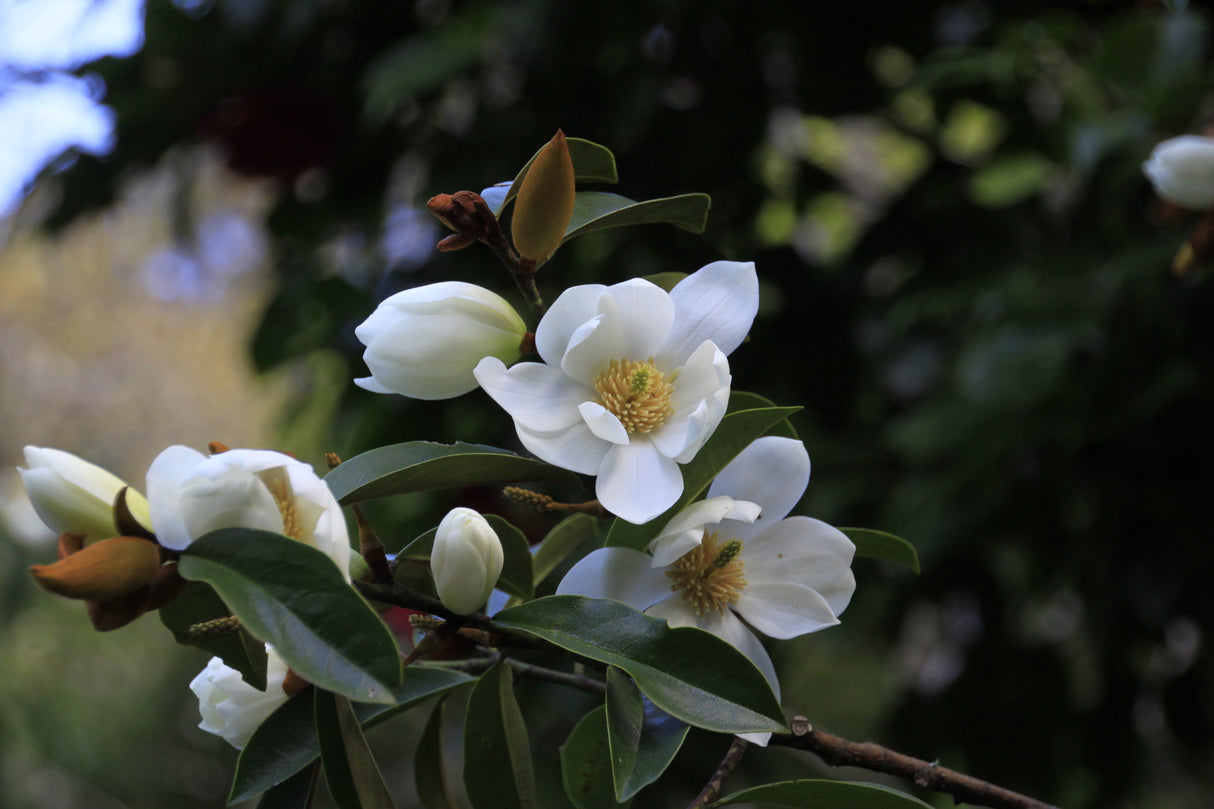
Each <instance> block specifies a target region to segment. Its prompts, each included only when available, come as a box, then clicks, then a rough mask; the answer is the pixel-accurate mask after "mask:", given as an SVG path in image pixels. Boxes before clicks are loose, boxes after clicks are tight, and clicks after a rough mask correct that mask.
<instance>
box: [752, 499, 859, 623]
mask: <svg viewBox="0 0 1214 809" xmlns="http://www.w3.org/2000/svg"><path fill="white" fill-rule="evenodd" d="M855 552H856V547H855V545H853V544H852V542H851V540H849V539H848V538H847V537H846V536H845V535H844V534H843V532H842V531H840V530H838V529H837V528H833V527H832V526H830V525H827V524H826V523H824V522H822V521H821V520H815V519H812V518H810V517H789V518H788V519H785V520H780V521H779V522H777V523H776V524H774V525H768V526H766V527H765V528H763V529H762V530H760V531H759V532H758V533H756V534H755V535H754V536H753V537H751V538H750V539H749V540H747V541H746V546H745V549H744V550H743V552H742V559H743V560H744V562H745V563H746V582H747V591H749V590H750V588H751V587H759V586H763V585H765V584H768V583H770V582H779V581H793V582H796V583H797V584H802V585H804V586H806V587H809V588H810V589H812V590H814V591H815V592H817V593H818V594H819V595H821V596H822V598H823V599H825V600H826V603H827V604H828V605H829V606H830V609H831V612H833V613H834V614H835V615H839V614H840V613H841V612H843V610H844V609H846V607H847V605H848V603H849V602H850V601H851V597H852V594H853V593H854V592H855V590H856V579H855V576H854V575H853V574H852V571H851V562H852V558H853V556H854V555H855Z"/></svg>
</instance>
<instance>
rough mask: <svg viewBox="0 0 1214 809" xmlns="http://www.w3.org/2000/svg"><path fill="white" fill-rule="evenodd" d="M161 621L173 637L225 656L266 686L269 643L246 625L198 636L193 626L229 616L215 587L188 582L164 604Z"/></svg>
mask: <svg viewBox="0 0 1214 809" xmlns="http://www.w3.org/2000/svg"><path fill="white" fill-rule="evenodd" d="M158 612H159V613H160V622H161V623H162V624H164V625H165V628H167V629H168V630H169V631H170V632H172V633H173V640H175V641H177V642H178V643H180V644H183V645H185V646H195V647H197V648H199V649H202V650H203V651H206V652H209V653H211V654H212V655H215V656H217V657H219V658H220V659H222V660H223V662H224V663H225V664H226V665H227V666H228V667H229V668H233V669H236V670H237V671H239V672H240V676H241V678H242V679H243V680H244V681H245V682H246V683H248V684H249V685H251V686H253V687H254V688H256V689H257V690H258V691H265V690H266V646H265V644H264V643H262V642H261V641H259V640H257V639H256V638H254V637H253V636H252V635H250V634H249V632H248V630H246V629H244V628H243V627H242V628H241V629H240V630H239V631H237V632H225V633H223V634H219V635H214V636H208V637H199V636H198V635H196V634H191V633H190V631H189V629H190V627H192V626H197V625H199V624H203V623H206V622H207V621H214V620H217V619H220V618H226V617H228V616H230V615H231V614H232V611H231V610H230V609H228V605H227V604H225V603H223V599H222V598H220V597H219V595H218V594H217V593H216V592H215V589H214V588H213V587H211V586H210V585H208V584H205V583H203V582H200V581H192V582H188V583H187V584H186V586H185V589H184V590H182V591H181V595H179V596H177V598H176V599H174V600H173V601H170V602H169V603H168V604H165V605H164V606H163V607H161V608H160V609H159V610H158Z"/></svg>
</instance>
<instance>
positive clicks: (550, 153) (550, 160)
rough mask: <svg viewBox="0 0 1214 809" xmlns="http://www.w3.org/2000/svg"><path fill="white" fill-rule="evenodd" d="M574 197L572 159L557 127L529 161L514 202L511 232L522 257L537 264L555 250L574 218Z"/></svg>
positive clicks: (515, 246)
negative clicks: (545, 143)
mask: <svg viewBox="0 0 1214 809" xmlns="http://www.w3.org/2000/svg"><path fill="white" fill-rule="evenodd" d="M574 197H575V192H574V174H573V158H572V157H570V155H569V145H568V144H567V143H566V142H565V133H563V132H561V131H560V130H559V129H558V130H557V133H556V135H554V136H553V138H552V140H550V141H548V144H547V145H546V146H544V148H543V149H541V150H540V152H539V154H537V155H536V156H535V159H534V160H533V161H532V162H531V167H530V168H529V169H527V174H526V176H524V177H523V181H522V183H521V184H520V185H519V190H518V199H517V200H515V203H514V217H513V219H511V220H510V235H511V237H512V238H513V239H514V249H515V250H517V251H518V253H519V255H520V256H522V257H523V259H525V260H527V261H530V262H534V263H535V264H539V263H540V262H543V261H545V260H546V259H547V258H548V257H549V256H551V255H552V254H553V253H555V252H556V249H557V248H558V247H560V245H561V240H562V239H564V238H565V231H566V230H567V229H568V228H569V220H570V219H571V218H572V217H573V202H574Z"/></svg>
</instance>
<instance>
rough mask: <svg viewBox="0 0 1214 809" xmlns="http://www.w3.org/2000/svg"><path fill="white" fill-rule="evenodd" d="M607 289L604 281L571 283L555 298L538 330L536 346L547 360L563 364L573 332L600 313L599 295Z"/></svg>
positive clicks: (545, 360)
mask: <svg viewBox="0 0 1214 809" xmlns="http://www.w3.org/2000/svg"><path fill="white" fill-rule="evenodd" d="M606 290H607V287H606V286H604V285H602V284H583V285H581V286H576V287H569V289H566V290H565V291H564V292H562V293H561V294H560V296H559V297H558V298H557V299H556V300H555V301H553V302H552V306H550V307H549V308H548V311H547V312H545V313H544V317H543V319H541V320H540V325H539V326H538V327H536V330H535V348H536V350H537V351H538V352H539V354H540V357H542V358H543V360H544V362H546V363H548V364H549V365H552V366H560V364H561V358H562V357H564V356H565V352H566V351H567V350H568V349H569V340H570V338H571V337H572V336H573V333H574V332H575V331H577V330H578V329H579V328H581V326H582V325H583V324H584V323H585V322H586V321H588V320H590V319H592V318H593V317H594V316H595V315H597V314H598V302H599V298H601V297H602V296H603V293H604V292H605V291H606Z"/></svg>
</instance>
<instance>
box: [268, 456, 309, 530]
mask: <svg viewBox="0 0 1214 809" xmlns="http://www.w3.org/2000/svg"><path fill="white" fill-rule="evenodd" d="M257 477H258V478H260V479H261V482H262V483H263V484H264V485H265V487H266V489H267V490H269V492H270V496H271V497H273V498H274V504H275V505H276V506H278V513H279V514H280V515H281V516H282V533H283V535H284V536H288V537H290V538H291V539H303V526H302V525H300V523H299V509H297V508H296V507H295V491H294V490H293V489H292V488H291V478H290V476H288V475H287V470H286V469H284V468H283V467H281V466H276V467H274V468H273V469H266V470H263V471H261V472H258V473H257Z"/></svg>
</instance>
